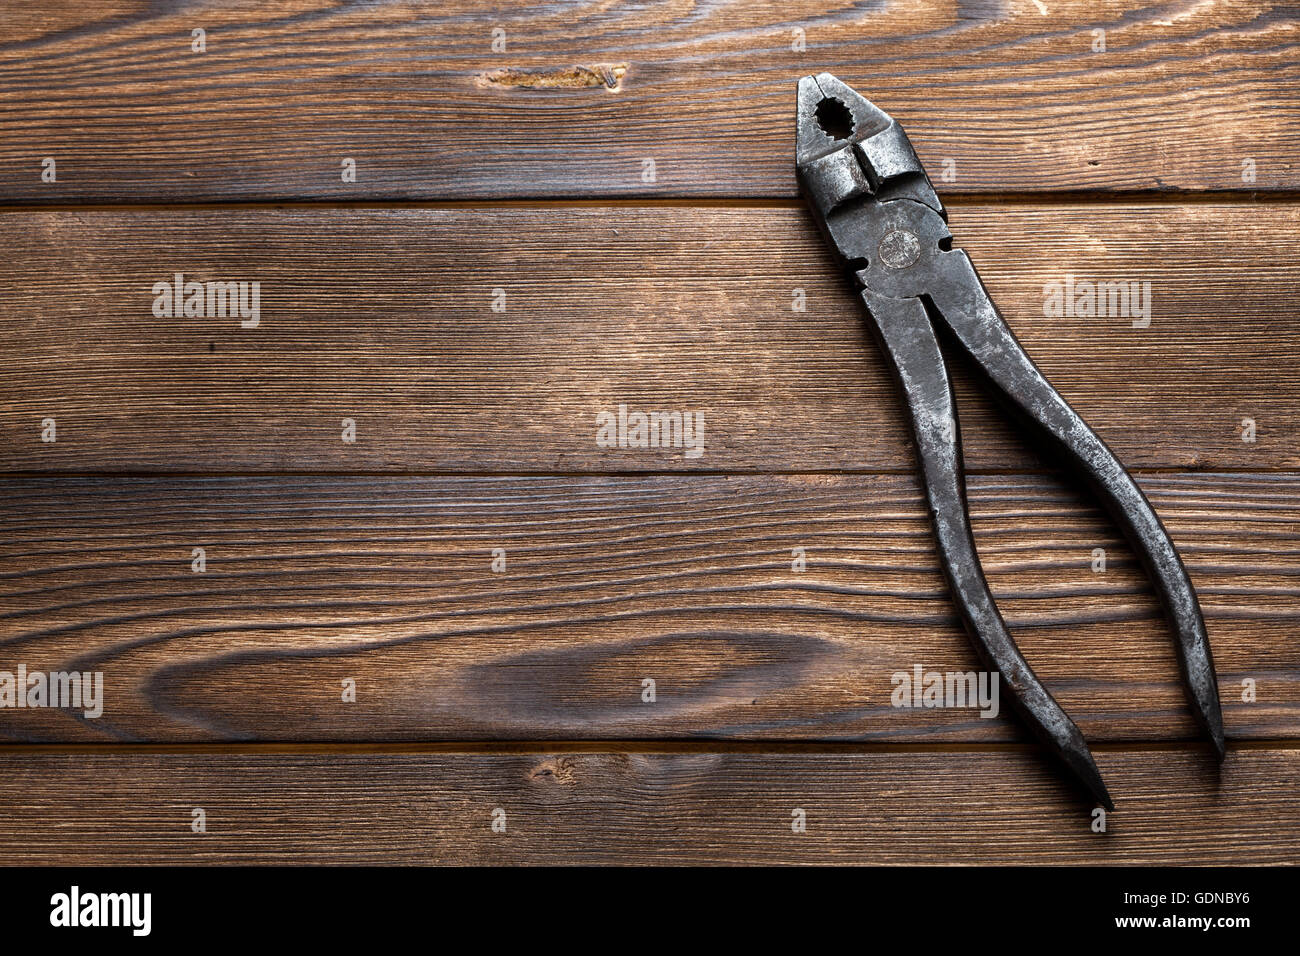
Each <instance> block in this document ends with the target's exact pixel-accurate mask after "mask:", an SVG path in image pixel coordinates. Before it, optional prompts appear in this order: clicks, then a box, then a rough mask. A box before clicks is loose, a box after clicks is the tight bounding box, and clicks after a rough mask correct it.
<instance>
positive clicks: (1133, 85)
mask: <svg viewBox="0 0 1300 956" xmlns="http://www.w3.org/2000/svg"><path fill="white" fill-rule="evenodd" d="M195 27H202V28H204V29H206V31H207V52H206V53H202V54H197V53H193V52H191V31H192V30H193V29H194V28H195ZM796 27H798V28H801V29H803V30H804V31H805V37H806V50H805V51H804V52H795V51H794V50H793V49H792V45H793V40H794V35H793V32H792V31H793V30H794V28H796ZM496 28H499V29H501V30H504V31H505V33H504V36H505V51H504V52H501V53H494V52H493V51H492V31H493V29H496ZM1098 30H1104V31H1105V50H1104V52H1095V51H1094V46H1095V45H1097V40H1098V36H1097V34H1096V33H1095V31H1098ZM1297 35H1298V34H1297V20H1296V15H1295V11H1294V9H1292V8H1290V7H1287V6H1286V5H1284V4H1274V3H1264V2H1257V0H1229V2H1218V3H1213V4H1206V3H1194V2H1191V0H1178V2H1173V3H1166V2H1162V3H1155V2H1147V3H1142V2H1134V0H1107V2H1103V3H1098V2H1096V0H1049V2H1045V3H1033V2H1028V0H1024V2H1020V0H1017V2H1015V3H983V2H981V3H965V2H957V0H919V2H912V3H906V4H885V5H879V4H870V5H862V4H855V3H849V2H847V0H833V2H823V0H795V2H780V3H777V2H772V0H732V2H723V3H711V4H704V5H698V4H675V3H673V4H649V5H647V4H630V3H602V4H595V5H585V6H578V7H576V8H575V6H574V5H572V4H565V5H560V6H551V5H529V4H517V3H503V2H495V3H486V4H484V3H478V2H474V0H453V2H443V3H437V4H420V3H383V4H372V3H339V2H335V0H274V2H260V3H239V4H228V5H203V6H198V7H196V6H194V5H192V4H189V3H183V2H179V0H169V2H145V0H112V2H103V3H85V2H84V0H50V2H44V3H40V4H16V3H8V4H6V5H5V8H4V9H3V11H2V12H0V131H2V133H0V183H2V186H0V196H3V198H4V199H7V200H10V201H21V202H68V201H74V200H87V199H90V200H110V201H116V200H120V199H124V198H125V199H134V200H148V199H166V200H172V201H182V202H185V201H193V200H196V199H248V198H264V199H265V198H277V197H292V198H298V199H303V198H311V199H321V200H336V199H358V198H360V199H376V198H430V199H439V198H446V197H449V196H456V197H501V196H521V195H524V196H539V195H544V196H589V195H629V194H637V195H644V194H652V195H690V196H747V197H751V196H791V195H793V194H794V186H795V184H794V175H793V173H794V170H793V163H792V156H793V149H794V146H793V143H794V135H793V117H794V88H795V81H796V80H797V78H798V77H799V76H800V75H802V74H805V73H809V72H817V71H819V70H831V71H834V72H836V73H838V74H840V75H842V76H843V77H844V78H845V79H846V80H848V81H849V82H851V83H853V84H855V85H858V86H859V87H860V88H861V89H862V91H863V92H864V93H865V94H866V95H868V96H870V97H872V98H873V99H875V100H876V101H877V102H878V103H879V104H880V105H881V106H882V107H884V108H885V109H886V110H888V111H890V112H891V113H893V114H894V115H896V116H897V117H898V118H899V119H900V120H902V122H903V123H904V124H905V126H906V128H907V130H908V132H909V134H910V135H911V136H912V139H913V140H914V142H915V143H916V146H917V148H918V151H919V153H920V155H921V157H922V159H923V160H924V161H925V162H926V164H927V166H930V167H932V168H933V169H935V170H937V169H939V168H940V166H941V164H942V162H943V161H944V160H945V159H951V160H953V161H954V162H955V164H956V165H955V167H954V168H955V172H956V179H955V181H953V182H950V183H948V184H947V185H946V187H945V189H946V191H948V192H959V191H963V190H978V191H986V192H987V191H1005V190H1024V189H1031V190H1043V189H1050V190H1058V189H1066V190H1091V189H1101V190H1116V189H1147V190H1156V189H1159V190H1163V189H1185V190H1207V189H1208V190H1256V189H1258V190H1292V189H1294V186H1295V181H1296V175H1297V149H1300V146H1298V145H1297V143H1298V139H1297V136H1296V132H1297V126H1296V113H1297V107H1298V105H1300V103H1298V100H1297V96H1298V94H1297V91H1300V60H1298V58H1297V55H1296V50H1297ZM46 156H53V157H54V158H55V159H56V161H57V163H58V171H59V172H58V181H57V182H56V183H52V184H51V183H43V182H42V181H41V178H40V172H41V160H42V158H43V157H46ZM344 157H351V158H353V159H355V160H356V161H357V164H358V176H357V181H356V182H355V183H343V182H342V181H341V180H340V163H341V162H342V160H343V158H344ZM645 158H653V159H654V160H655V164H656V181H655V182H654V183H653V184H647V183H645V182H643V181H642V161H643V159H645ZM1247 159H1251V160H1254V162H1255V169H1256V178H1255V181H1254V182H1251V183H1247V182H1244V181H1243V178H1242V169H1243V165H1242V164H1243V161H1245V160H1247Z"/></svg>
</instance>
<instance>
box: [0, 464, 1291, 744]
mask: <svg viewBox="0 0 1300 956" xmlns="http://www.w3.org/2000/svg"><path fill="white" fill-rule="evenodd" d="M1142 481H1143V485H1144V487H1145V488H1146V490H1147V492H1148V493H1149V494H1150V496H1151V498H1152V500H1153V502H1154V504H1155V506H1156V508H1157V510H1158V511H1159V512H1160V514H1161V516H1162V517H1163V519H1164V520H1165V521H1166V523H1167V525H1168V527H1169V529H1170V533H1171V534H1172V536H1173V538H1174V540H1175V541H1176V542H1177V544H1178V545H1179V547H1180V549H1181V551H1182V553H1183V556H1184V558H1185V560H1186V562H1187V564H1188V567H1189V568H1190V570H1191V574H1192V577H1193V580H1194V582H1195V584H1196V586H1197V589H1198V591H1199V593H1200V598H1201V602H1202V605H1203V607H1204V610H1205V614H1206V618H1207V621H1208V623H1209V629H1210V634H1211V638H1212V641H1213V646H1214V651H1215V654H1216V657H1217V665H1218V672H1219V677H1220V686H1221V695H1222V699H1223V703H1224V709H1225V715H1226V724H1227V729H1228V734H1229V736H1230V737H1231V738H1233V739H1237V740H1240V739H1251V738H1255V739H1258V738H1280V737H1296V736H1300V646H1298V645H1297V644H1296V642H1295V641H1294V640H1292V636H1293V635H1294V633H1295V631H1296V628H1297V624H1298V622H1300V600H1297V598H1298V597H1300V586H1298V582H1300V577H1298V576H1300V476H1296V475H1293V474H1292V475H1217V476H1214V475H1211V476H1201V475H1159V476H1153V475H1148V476H1143V478H1142ZM970 491H971V509H972V513H973V515H974V517H975V528H976V535H977V538H978V543H979V547H980V552H981V554H982V555H983V557H984V561H985V567H986V568H987V570H988V573H989V578H990V581H991V583H992V586H993V589H994V592H995V594H996V595H997V597H998V599H999V603H1000V605H1001V607H1002V608H1003V610H1004V612H1005V614H1006V616H1007V619H1008V621H1009V623H1010V625H1011V628H1012V631H1013V633H1014V634H1015V635H1016V637H1017V639H1018V640H1019V642H1020V644H1021V646H1022V648H1023V649H1024V651H1025V654H1026V656H1027V657H1028V659H1029V660H1030V661H1031V662H1032V663H1033V665H1034V667H1035V668H1036V669H1037V670H1038V672H1039V673H1040V675H1041V676H1042V678H1043V680H1044V681H1045V683H1046V684H1047V685H1048V686H1049V687H1050V688H1051V689H1052V691H1053V692H1054V693H1056V694H1057V695H1058V697H1059V698H1060V700H1061V702H1062V704H1063V705H1064V706H1065V708H1066V709H1067V711H1069V712H1070V713H1071V715H1073V716H1074V717H1075V719H1076V720H1077V721H1078V723H1079V724H1080V726H1081V728H1082V729H1083V731H1084V732H1085V733H1086V734H1087V735H1088V736H1089V737H1090V738H1091V739H1093V740H1119V741H1123V740H1135V739H1144V740H1151V739H1170V738H1177V739H1195V738H1196V737H1197V736H1198V733H1197V731H1196V729H1195V727H1194V726H1193V724H1192V721H1191V718H1190V716H1189V713H1188V709H1187V705H1186V703H1185V700H1184V697H1183V691H1182V686H1181V683H1180V681H1179V679H1178V669H1177V664H1176V662H1175V660H1174V655H1173V647H1172V640H1171V639H1170V635H1169V632H1168V629H1167V625H1166V624H1165V621H1164V617H1163V615H1162V614H1161V611H1160V609H1159V607H1158V606H1157V604H1156V601H1155V598H1154V596H1153V594H1152V593H1151V591H1150V587H1149V584H1148V583H1147V581H1146V579H1145V577H1144V576H1143V575H1142V573H1141V572H1140V571H1139V570H1137V568H1136V567H1135V562H1134V560H1133V558H1132V557H1131V555H1130V553H1129V552H1128V550H1127V549H1126V547H1125V546H1124V545H1123V544H1122V543H1121V541H1120V540H1118V538H1117V536H1116V532H1115V531H1114V530H1113V529H1112V527H1111V526H1110V524H1109V523H1108V522H1107V521H1105V520H1103V519H1102V517H1101V516H1100V515H1099V514H1098V513H1097V511H1096V509H1095V508H1094V507H1093V506H1092V505H1091V504H1090V503H1089V502H1088V501H1086V500H1080V498H1079V496H1078V495H1077V494H1076V493H1074V492H1073V491H1071V490H1069V489H1068V488H1065V487H1063V486H1061V485H1060V484H1059V482H1058V481H1057V480H1056V479H1054V478H1052V477H1050V476H1042V475H1037V476H978V477H974V478H972V479H971V480H970ZM0 527H3V528H4V529H5V531H4V538H3V542H2V543H0V670H5V671H8V672H9V673H11V674H12V673H16V672H17V668H18V666H19V665H20V664H21V665H25V666H26V667H27V668H28V670H29V671H41V672H50V671H62V670H77V671H88V672H93V671H100V672H102V673H103V674H104V686H105V691H104V697H103V701H104V705H103V714H102V715H101V716H99V717H98V718H94V719H85V718H84V716H83V714H82V713H80V712H77V711H70V710H55V709H48V708H47V709H13V708H9V709H4V708H0V734H2V735H3V737H4V738H6V739H9V740H25V741H94V740H104V739H125V740H154V741H164V740H170V741H183V740H222V739H247V740H253V739H256V740H289V741H293V740H439V739H442V740H454V739H462V740H463V739H480V740H481V739H548V738H549V739H572V740H577V739H611V738H612V739H651V738H687V737H697V738H698V737H707V738H714V739H717V738H727V739H746V740H757V739H762V740H780V739H820V740H853V739H871V740H894V741H910V742H916V741H935V740H938V741H1008V740H1012V741H1014V740H1020V739H1022V732H1021V730H1020V727H1019V724H1018V723H1017V722H1016V721H1014V720H1013V719H1012V718H1011V717H1010V716H1009V714H1008V713H1007V712H1006V710H1005V707H1004V706H1003V707H1002V708H1001V709H1002V711H1003V712H1002V714H1001V715H1000V716H998V717H997V718H996V719H986V718H982V717H980V716H979V714H978V711H977V710H975V709H971V708H960V709H925V708H917V709H899V708H896V707H894V706H893V704H892V703H891V695H892V693H893V692H894V690H895V687H896V684H895V681H894V675H895V674H898V673H900V672H901V673H904V674H909V675H910V674H911V673H913V668H914V667H915V666H917V665H920V666H921V667H922V668H923V670H924V671H926V672H929V671H938V672H940V673H947V672H958V671H961V672H965V671H971V670H975V669H976V668H977V667H978V665H977V662H976V659H975V657H974V654H973V652H972V651H971V649H970V646H969V643H968V641H967V638H966V636H965V634H964V633H963V632H962V630H961V627H960V624H959V623H958V622H957V620H956V618H955V614H954V611H953V609H952V604H951V602H950V600H949V598H948V596H947V593H946V591H945V587H944V584H943V580H942V578H941V576H940V574H939V570H938V563H937V557H936V555H935V551H934V544H933V540H932V537H931V534H930V529H929V524H928V519H927V516H926V511H925V507H924V505H923V503H922V500H921V497H920V491H919V488H918V486H917V483H916V480H915V478H913V477H912V476H910V475H879V476H861V475H835V476H826V475H822V476H816V475H813V476H809V475H786V476H748V477H737V476H699V475H693V476H692V475H683V476H659V477H640V478H621V479H620V478H593V477H588V478H577V477H563V478H447V479H397V478H345V479H326V478H230V479H215V478H214V479H171V478H148V479H146V478H139V479H123V480H113V481H108V480H104V479H67V478H55V479H47V478H41V479H29V480H9V481H6V482H4V484H3V486H0ZM196 547H201V548H203V549H204V554H205V570H204V571H203V572H202V573H194V570H193V557H192V556H193V549H194V548H196ZM496 548H501V549H503V550H504V553H505V560H506V564H505V569H504V571H502V572H500V573H495V572H494V571H493V570H492V567H491V565H492V561H493V551H494V549H496ZM796 548H803V549H804V554H805V558H806V568H805V569H804V570H802V571H797V570H795V567H794V560H793V555H794V553H795V551H794V549H796ZM1096 548H1102V549H1104V551H1105V552H1106V566H1105V570H1104V572H1102V573H1097V572H1095V571H1094V570H1093V567H1092V561H1093V552H1094V549H1096ZM646 678H651V679H653V680H654V681H655V698H656V699H655V700H654V702H653V703H649V702H647V701H646V700H645V699H644V695H643V690H644V685H643V681H644V680H645V679H646ZM348 680H351V681H354V682H355V685H356V700H355V702H348V701H344V699H343V698H344V689H343V688H344V682H345V681H348ZM1247 680H1249V681H1251V682H1253V684H1254V687H1255V692H1256V699H1255V700H1253V701H1250V702H1247V701H1245V700H1243V697H1244V696H1245V695H1244V693H1243V691H1244V684H1243V682H1244V681H1247ZM1003 703H1005V702H1003Z"/></svg>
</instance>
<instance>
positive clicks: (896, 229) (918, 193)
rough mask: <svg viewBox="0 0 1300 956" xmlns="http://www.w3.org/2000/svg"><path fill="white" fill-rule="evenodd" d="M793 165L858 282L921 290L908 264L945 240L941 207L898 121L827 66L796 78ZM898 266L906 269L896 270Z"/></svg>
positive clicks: (900, 292) (891, 291)
mask: <svg viewBox="0 0 1300 956" xmlns="http://www.w3.org/2000/svg"><path fill="white" fill-rule="evenodd" d="M796 128H797V130H798V132H797V143H798V146H797V155H796V160H795V169H796V171H797V173H798V176H799V184H800V186H801V187H802V189H803V191H804V193H805V195H806V196H807V197H808V201H809V204H810V205H811V206H812V209H813V213H814V214H815V215H816V217H817V222H818V224H819V225H820V226H821V228H822V230H823V232H824V233H825V234H826V237H827V240H828V241H829V243H830V245H831V248H832V249H834V250H835V253H836V255H837V256H838V257H839V258H840V260H841V262H842V264H843V265H845V266H846V267H847V268H849V269H850V271H851V272H853V273H855V274H856V276H857V279H858V282H859V283H860V284H861V285H863V286H864V287H866V288H874V289H876V290H878V291H880V292H881V293H883V294H886V295H894V296H905V295H909V294H912V295H915V294H922V293H923V292H924V288H923V287H922V286H920V285H918V283H917V282H915V281H909V280H913V279H915V278H919V275H918V274H917V273H916V272H915V271H914V270H913V267H914V266H916V265H917V264H918V263H922V262H923V260H929V259H931V258H932V257H934V256H935V255H936V254H937V253H938V252H941V251H946V250H948V249H949V248H950V247H951V242H952V236H951V234H950V233H949V232H948V226H947V213H946V212H945V210H944V208H943V203H942V202H940V201H939V197H938V196H937V195H936V194H935V191H934V186H933V185H931V183H930V178H929V177H928V176H927V175H926V173H925V168H924V167H923V166H922V165H921V161H920V159H918V158H917V155H916V151H915V150H914V149H913V148H912V143H911V141H910V140H909V139H908V138H907V134H906V133H905V132H903V127H902V126H900V125H899V124H898V121H897V120H895V119H894V118H893V117H891V116H890V115H889V114H888V113H886V112H885V111H884V110H882V109H880V108H879V107H877V106H876V105H875V104H873V103H872V102H871V101H870V100H868V99H867V98H866V97H864V96H862V95H860V94H859V93H857V92H856V91H855V90H853V89H852V88H851V87H849V86H848V85H847V84H845V83H843V82H841V81H840V80H838V79H836V78H835V77H834V76H832V75H831V74H829V73H819V74H817V75H816V76H805V77H804V78H803V79H801V80H800V81H799V109H798V114H797V127H796ZM899 270H913V271H910V272H909V274H908V275H899V274H898V273H899Z"/></svg>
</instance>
